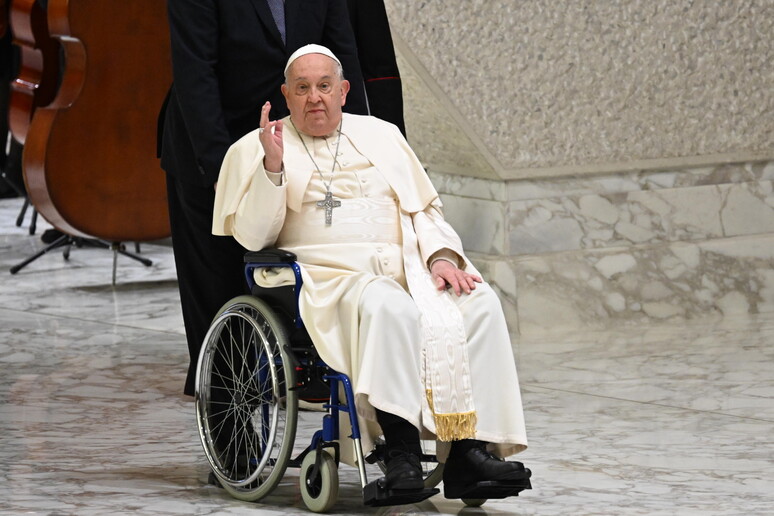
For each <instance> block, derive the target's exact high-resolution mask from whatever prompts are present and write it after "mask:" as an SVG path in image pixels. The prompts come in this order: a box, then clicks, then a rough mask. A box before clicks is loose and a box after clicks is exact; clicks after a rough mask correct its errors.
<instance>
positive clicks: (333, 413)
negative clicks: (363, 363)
mask: <svg viewBox="0 0 774 516" xmlns="http://www.w3.org/2000/svg"><path fill="white" fill-rule="evenodd" d="M244 262H245V276H246V280H247V283H248V286H249V287H250V292H251V294H252V295H244V296H239V297H236V298H234V299H232V300H230V301H229V302H228V303H226V304H225V305H224V306H223V308H222V309H221V310H220V311H219V313H218V314H217V315H216V317H215V318H214V320H213V322H212V324H211V326H210V328H209V330H208V332H207V335H206V337H205V340H204V343H203V345H202V349H201V352H200V356H199V362H198V367H197V377H196V390H195V405H196V419H197V426H198V433H199V437H200V439H201V443H202V447H203V449H204V453H205V455H206V458H207V461H208V462H209V465H210V467H211V469H212V475H214V477H215V478H216V480H217V483H219V484H220V485H221V486H222V487H223V488H224V489H225V490H226V491H227V492H228V493H229V494H230V495H231V496H233V497H235V498H237V499H239V500H244V501H258V500H260V499H262V498H264V497H265V496H267V495H269V494H270V493H271V492H272V490H274V489H275V488H276V487H277V485H278V484H279V482H280V480H281V479H282V477H283V475H284V474H285V472H286V470H287V468H289V467H290V468H300V472H299V485H300V491H301V497H302V500H303V502H304V504H305V505H306V507H307V508H308V509H309V510H311V511H312V512H326V511H328V510H330V509H331V508H332V507H333V505H334V504H335V503H336V501H337V498H338V490H339V481H338V465H339V463H340V448H339V446H340V442H339V441H340V436H339V417H349V422H350V426H351V435H350V436H349V438H351V439H352V442H353V446H354V450H355V454H354V457H355V459H354V460H355V463H356V466H357V469H358V473H359V477H360V484H361V487H362V488H363V503H364V504H365V505H367V506H374V507H376V506H385V505H402V504H409V503H417V502H420V501H422V500H425V499H427V498H429V497H430V496H433V495H435V494H437V493H439V492H440V491H439V489H437V488H436V486H437V485H438V484H439V483H440V481H441V479H442V476H443V464H440V463H438V461H437V459H436V456H435V452H434V449H433V450H430V451H429V452H427V453H425V454H424V455H423V456H422V457H421V460H422V463H423V469H424V484H425V489H423V490H421V491H418V492H417V491H413V492H410V493H406V492H402V491H399V490H388V489H386V488H385V486H384V485H383V483H382V482H383V480H382V479H380V480H375V481H372V482H370V483H369V482H368V478H367V472H366V468H365V463H370V464H374V463H376V464H377V465H378V466H379V467H380V468H381V470H382V472H384V471H385V466H384V457H385V449H384V443H383V442H379V441H377V443H376V447H375V450H374V451H373V452H372V453H370V454H369V455H368V456H364V454H363V449H362V445H361V442H360V429H359V424H358V421H357V412H356V409H355V399H354V391H353V388H352V385H351V383H350V380H349V378H348V377H347V376H346V375H344V374H341V373H337V372H336V371H333V370H331V369H330V368H329V367H328V366H327V365H326V364H325V363H324V362H323V361H322V360H321V359H320V357H319V355H318V354H317V352H316V350H315V348H314V346H313V345H312V342H311V339H310V338H309V335H308V333H307V332H306V330H305V329H304V326H303V323H302V321H301V318H300V315H299V313H298V295H299V292H300V288H301V285H302V279H301V271H300V268H299V266H298V264H297V263H296V257H295V255H294V254H292V253H290V252H287V251H284V250H281V249H264V250H262V251H257V252H249V253H247V254H246V255H245V258H244ZM266 267H270V268H278V267H287V268H290V269H291V270H292V271H293V273H294V275H295V285H292V286H283V287H275V288H262V287H260V286H258V285H256V284H255V281H254V279H253V272H254V271H255V270H256V269H260V268H266ZM299 401H306V402H311V403H322V407H323V409H324V410H325V412H324V415H322V428H320V429H319V430H317V431H315V432H314V435H313V436H312V438H311V442H310V443H309V445H308V446H306V448H304V450H303V451H301V452H300V453H299V454H298V455H297V456H295V457H293V451H294V445H295V439H296V429H297V426H298V422H299V416H298V413H299ZM212 475H211V476H212ZM462 501H463V502H464V503H465V504H466V505H468V506H479V505H481V504H482V503H484V502H485V501H486V500H482V499H464V498H463V499H462Z"/></svg>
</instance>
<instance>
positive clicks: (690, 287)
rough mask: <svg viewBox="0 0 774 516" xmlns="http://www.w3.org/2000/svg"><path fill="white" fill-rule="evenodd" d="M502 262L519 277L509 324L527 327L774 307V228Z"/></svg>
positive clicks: (563, 326)
mask: <svg viewBox="0 0 774 516" xmlns="http://www.w3.org/2000/svg"><path fill="white" fill-rule="evenodd" d="M494 261H500V260H494ZM502 262H505V263H507V264H508V266H509V267H511V268H512V271H513V276H514V277H515V279H516V291H515V292H512V293H509V295H510V296H512V297H513V298H515V300H516V306H517V318H518V321H517V322H515V324H514V321H511V324H512V326H518V328H519V331H520V332H522V333H536V332H537V333H540V332H545V331H555V330H559V329H562V330H567V329H571V328H574V327H581V328H584V327H585V328H606V327H611V326H615V325H628V324H642V323H647V322H648V321H665V320H685V319H698V318H705V317H711V318H716V319H719V318H725V317H739V316H746V315H748V314H755V313H760V312H772V311H774V235H766V236H750V237H736V238H728V239H720V240H713V241H708V242H701V243H684V242H676V243H671V244H665V245H655V246H644V247H643V246H640V247H629V248H623V247H622V248H617V249H605V250H597V251H575V252H564V253H554V254H544V255H539V256H538V255H532V256H523V257H516V258H511V259H506V260H502ZM500 266H502V264H500ZM491 268H492V265H490V269H491Z"/></svg>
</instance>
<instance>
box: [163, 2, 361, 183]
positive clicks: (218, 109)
mask: <svg viewBox="0 0 774 516" xmlns="http://www.w3.org/2000/svg"><path fill="white" fill-rule="evenodd" d="M167 8H168V14H169V29H170V37H171V42H172V68H173V80H174V82H173V85H172V88H171V89H170V92H169V95H168V96H167V100H166V101H165V105H164V107H163V108H162V113H161V114H160V117H159V143H160V149H159V153H160V157H161V166H162V168H164V169H165V170H166V171H167V172H169V173H171V174H172V175H174V176H176V177H177V179H178V180H179V181H182V182H185V183H190V184H198V185H200V186H209V185H212V184H213V183H215V182H216V181H217V179H218V173H219V172H220V165H221V162H222V161H223V157H224V156H225V154H226V151H227V150H228V147H229V146H230V145H231V144H232V143H233V142H235V141H236V140H238V139H239V138H241V137H242V136H243V135H245V134H246V133H248V132H249V131H251V130H253V129H255V128H256V127H258V123H259V121H260V110H261V106H262V105H263V103H264V102H266V101H267V100H268V101H270V102H271V105H272V112H271V115H270V116H271V119H272V120H275V119H278V118H281V117H283V116H285V115H287V113H288V111H287V106H286V105H285V99H284V97H283V96H282V93H281V92H280V86H281V84H282V82H283V81H284V77H283V70H284V68H285V63H286V61H287V59H288V57H289V56H290V54H292V53H293V52H294V51H295V50H296V49H298V48H299V47H302V46H304V45H306V44H309V43H318V44H321V45H324V46H326V47H328V48H330V49H331V51H333V53H334V54H336V56H337V57H338V58H339V59H340V60H341V62H342V65H343V67H344V75H345V76H346V78H347V79H349V80H350V82H351V84H352V89H351V91H350V93H349V95H348V97H347V105H346V106H345V110H346V111H348V112H351V113H358V114H367V104H366V100H365V92H364V88H363V79H362V74H361V72H360V67H359V64H358V57H357V50H356V46H355V40H354V35H353V33H352V27H351V25H350V22H349V19H348V11H347V6H346V1H345V0H286V2H285V24H286V34H287V44H283V42H282V38H281V36H280V33H279V30H278V29H277V25H276V23H275V21H274V18H273V16H272V14H271V11H270V10H269V7H268V4H267V2H266V0H168V1H167Z"/></svg>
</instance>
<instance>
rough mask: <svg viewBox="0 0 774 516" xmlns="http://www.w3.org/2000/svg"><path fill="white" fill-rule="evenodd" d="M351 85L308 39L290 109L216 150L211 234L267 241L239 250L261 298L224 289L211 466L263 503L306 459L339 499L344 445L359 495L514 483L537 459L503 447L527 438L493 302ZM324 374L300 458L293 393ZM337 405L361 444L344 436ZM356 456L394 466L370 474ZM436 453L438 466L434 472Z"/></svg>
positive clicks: (379, 498)
mask: <svg viewBox="0 0 774 516" xmlns="http://www.w3.org/2000/svg"><path fill="white" fill-rule="evenodd" d="M348 90H349V83H348V82H347V81H346V80H344V78H343V74H342V69H341V64H340V62H339V60H338V59H337V58H336V56H335V55H333V54H332V53H331V52H330V50H328V49H327V48H325V47H322V46H319V45H308V46H306V47H302V48H301V49H299V50H298V51H296V52H295V53H294V54H293V55H292V56H291V57H290V58H289V60H288V64H287V67H286V69H285V84H284V85H283V86H282V93H283V94H284V96H285V99H286V101H287V104H288V108H289V110H290V116H289V117H287V118H285V119H282V120H274V121H272V120H269V111H270V108H271V106H270V105H269V104H268V103H266V104H265V105H264V106H263V108H262V113H261V123H260V128H259V129H257V130H256V131H253V132H251V133H249V134H247V135H246V136H244V137H243V138H242V139H240V140H239V141H238V142H236V143H235V144H234V145H233V146H232V147H231V148H230V150H229V151H228V153H227V155H226V158H225V160H224V162H223V166H222V169H221V173H220V178H219V181H218V185H217V192H216V200H215V210H214V216H213V233H215V234H217V235H232V236H233V237H234V238H236V239H237V240H238V241H239V242H240V243H241V244H242V245H244V246H245V247H246V248H248V249H253V250H262V249H263V250H265V251H261V252H257V253H250V254H248V256H247V257H246V259H245V261H246V262H247V267H246V271H247V280H248V283H250V285H251V286H252V288H253V292H254V293H257V294H259V295H260V299H257V298H255V297H243V298H237V299H235V300H232V302H230V303H229V304H227V305H226V306H225V307H224V308H223V310H221V313H220V314H219V316H218V317H216V319H215V321H214V322H213V324H212V326H211V328H210V331H209V333H208V336H207V338H206V340H205V343H204V347H203V349H202V353H201V356H200V360H199V372H198V379H197V412H198V418H199V430H200V435H201V437H202V442H203V444H204V448H205V452H206V453H207V457H208V459H209V461H210V464H211V465H212V467H213V472H214V474H215V475H216V476H217V478H218V480H219V482H220V483H221V485H223V487H225V488H226V489H228V490H229V492H230V493H231V494H233V495H235V496H237V497H240V498H242V499H248V500H256V499H259V498H261V497H263V496H265V495H266V494H268V492H269V491H271V490H272V489H273V488H274V487H275V486H276V484H277V482H278V481H279V479H280V478H281V476H282V475H283V473H284V471H285V468H286V467H287V466H288V465H290V466H297V465H299V463H300V467H301V490H302V495H303V497H304V501H305V503H306V504H307V506H308V507H309V508H310V509H312V510H314V511H318V512H322V511H325V510H327V509H329V508H330V506H331V505H332V503H333V502H334V501H335V491H336V489H337V487H335V486H333V485H332V484H335V483H336V476H335V475H336V465H337V463H338V461H339V460H342V461H344V462H348V463H351V464H353V465H357V466H358V469H359V473H360V477H361V483H362V485H363V488H364V495H363V496H364V503H366V504H367V505H396V504H403V503H410V502H416V501H420V500H422V499H425V498H427V497H429V496H432V495H433V494H436V493H438V492H439V490H438V489H433V487H434V486H435V484H437V483H438V482H439V481H440V480H441V479H442V480H443V488H444V496H445V497H446V498H459V499H462V500H463V501H466V503H469V504H475V503H481V502H482V501H483V500H485V499H488V498H504V497H507V496H514V495H517V494H518V493H519V492H520V491H522V490H524V489H530V488H531V485H530V480H529V479H530V475H531V473H530V471H529V469H527V468H525V467H524V466H523V464H521V463H520V462H516V461H506V460H503V459H502V457H507V456H510V455H512V454H514V453H517V452H519V451H522V450H524V449H525V448H526V447H527V438H526V431H525V426H524V419H523V412H522V406H521V396H520V392H519V384H518V378H517V373H516V367H515V363H514V359H513V353H512V349H511V343H510V338H509V334H508V329H507V327H506V323H505V318H504V315H503V313H502V308H501V306H500V304H499V300H498V298H497V296H496V294H495V293H494V291H493V290H492V289H491V288H490V287H489V286H488V285H487V284H486V283H485V282H483V280H482V278H481V276H480V275H479V274H478V272H477V271H476V269H475V268H474V267H473V265H472V264H471V263H470V262H469V261H468V259H467V258H466V257H465V254H464V252H463V250H462V245H461V242H460V240H459V237H458V236H457V234H456V233H455V232H454V230H453V229H452V228H451V226H449V224H448V223H446V222H445V221H444V219H443V215H442V212H441V204H440V201H439V199H438V194H437V193H436V191H435V189H434V188H433V186H432V184H431V183H430V181H429V180H428V178H427V176H426V174H425V171H424V169H423V167H422V166H421V164H420V163H419V161H418V159H417V158H416V156H415V155H414V153H413V152H412V151H411V149H410V148H409V146H408V144H407V142H406V141H405V139H404V138H403V137H402V135H401V134H400V132H399V131H398V130H397V128H395V127H394V126H392V125H391V124H388V123H386V122H383V121H381V120H378V119H376V118H373V117H367V116H357V115H349V114H343V113H342V109H341V108H342V106H343V105H344V103H345V101H346V96H347V92H348ZM271 248H275V249H271ZM276 248H280V249H276ZM288 290H290V291H291V295H290V298H289V299H288V298H287V297H284V298H283V296H282V294H281V292H283V291H288ZM267 298H268V299H269V300H270V301H268V303H269V304H272V306H269V304H267V301H266V300H267ZM301 321H303V323H304V324H303V326H304V327H303V328H302V327H301V326H302V325H301ZM307 335H308V336H307ZM309 339H311V343H313V346H312V345H311V344H310V343H309V342H308V340H309ZM320 386H322V388H323V389H325V394H324V396H322V397H325V398H326V403H325V407H326V408H327V410H328V414H326V415H325V416H324V418H323V428H322V430H321V431H319V432H317V433H316V434H315V436H314V437H313V439H312V444H311V445H310V446H309V447H308V448H307V449H306V450H304V452H303V453H302V454H301V455H300V456H299V457H298V458H297V459H292V458H291V457H290V455H291V452H292V450H291V448H292V446H293V437H294V435H295V427H296V421H297V419H296V415H295V412H296V410H297V403H298V399H299V397H300V398H301V399H313V398H315V397H317V398H319V397H321V396H320V395H319V394H318V393H319V391H320V389H319V387H320ZM328 389H329V392H330V394H328ZM328 396H330V399H327V398H328ZM340 400H341V401H340ZM340 412H346V413H347V414H349V418H342V419H343V422H344V423H345V426H346V425H349V426H350V427H351V428H350V430H349V431H350V432H351V434H350V437H352V439H353V443H354V444H353V446H352V447H350V446H345V445H343V443H341V446H340V443H339V442H338V441H339V428H338V422H337V418H338V416H339V413H340ZM379 436H383V441H382V440H381V439H382V438H380V437H379ZM421 439H425V440H428V439H430V440H435V441H436V442H437V446H436V452H435V454H432V456H430V455H428V454H426V453H423V450H422V448H421V446H420V443H421ZM375 443H381V444H379V445H377V444H375ZM364 452H365V453H364ZM364 455H365V457H364ZM364 460H378V461H379V462H380V463H381V464H383V465H384V471H385V475H384V477H382V478H380V479H378V480H376V481H373V482H370V483H368V482H367V479H366V474H365V469H364V466H363V462H364ZM430 460H438V461H439V462H440V463H443V466H440V465H439V467H438V468H436V469H435V470H434V473H433V474H430V475H428V473H427V471H426V470H424V469H423V463H425V462H427V461H430ZM441 471H442V473H441Z"/></svg>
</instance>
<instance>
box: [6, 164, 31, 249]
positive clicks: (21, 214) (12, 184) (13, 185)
mask: <svg viewBox="0 0 774 516" xmlns="http://www.w3.org/2000/svg"><path fill="white" fill-rule="evenodd" d="M0 177H2V178H3V180H4V181H5V182H6V183H8V185H9V186H10V187H11V188H13V189H14V191H15V192H16V194H17V195H18V196H19V197H23V198H24V204H23V205H22V207H21V210H20V211H19V216H18V217H16V227H17V228H18V227H21V225H22V224H23V223H24V216H25V215H26V214H27V208H28V207H29V206H30V199H29V197H27V192H25V191H24V190H23V189H21V188H19V185H17V184H16V183H15V182H14V181H13V180H11V178H10V177H8V175H7V174H6V173H5V172H3V173H2V174H0ZM37 223H38V210H36V209H35V208H32V219H31V220H30V235H34V234H35V230H36V228H37Z"/></svg>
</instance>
